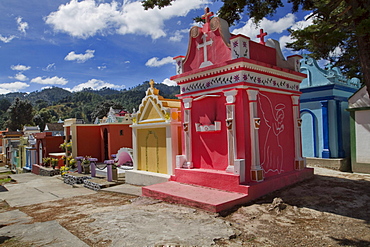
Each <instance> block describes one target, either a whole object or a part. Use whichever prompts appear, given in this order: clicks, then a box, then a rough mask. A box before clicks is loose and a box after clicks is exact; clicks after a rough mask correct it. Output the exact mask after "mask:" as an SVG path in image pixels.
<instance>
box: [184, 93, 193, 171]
mask: <svg viewBox="0 0 370 247" xmlns="http://www.w3.org/2000/svg"><path fill="white" fill-rule="evenodd" d="M192 101H193V99H192V98H185V99H183V102H184V108H185V110H184V126H183V128H184V139H185V140H184V142H185V157H186V163H185V164H184V166H183V167H184V168H188V169H191V168H193V157H192V146H191V128H192V126H191V107H192Z"/></svg>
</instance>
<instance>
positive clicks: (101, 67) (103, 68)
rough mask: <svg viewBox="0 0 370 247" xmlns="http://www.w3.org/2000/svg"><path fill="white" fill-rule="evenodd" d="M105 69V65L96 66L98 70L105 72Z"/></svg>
mask: <svg viewBox="0 0 370 247" xmlns="http://www.w3.org/2000/svg"><path fill="white" fill-rule="evenodd" d="M106 68H107V66H105V65H102V66H98V70H105V69H106Z"/></svg>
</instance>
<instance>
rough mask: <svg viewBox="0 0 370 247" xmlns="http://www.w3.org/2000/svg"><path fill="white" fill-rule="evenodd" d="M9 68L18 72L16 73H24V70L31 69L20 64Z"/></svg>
mask: <svg viewBox="0 0 370 247" xmlns="http://www.w3.org/2000/svg"><path fill="white" fill-rule="evenodd" d="M10 68H11V69H12V70H18V71H26V70H29V69H31V67H30V66H26V65H21V64H18V65H12V66H10Z"/></svg>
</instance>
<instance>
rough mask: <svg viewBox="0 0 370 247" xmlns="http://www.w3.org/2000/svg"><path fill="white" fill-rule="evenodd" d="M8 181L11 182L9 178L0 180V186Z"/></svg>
mask: <svg viewBox="0 0 370 247" xmlns="http://www.w3.org/2000/svg"><path fill="white" fill-rule="evenodd" d="M10 181H12V179H11V178H0V184H5V183H9V182H10Z"/></svg>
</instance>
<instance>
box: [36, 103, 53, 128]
mask: <svg viewBox="0 0 370 247" xmlns="http://www.w3.org/2000/svg"><path fill="white" fill-rule="evenodd" d="M51 112H52V110H50V109H46V108H43V109H41V110H40V111H39V112H38V113H36V114H35V115H34V117H33V122H34V123H35V124H36V125H38V126H39V127H40V130H41V131H44V129H45V126H46V124H47V123H50V122H51V119H52V115H51Z"/></svg>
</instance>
